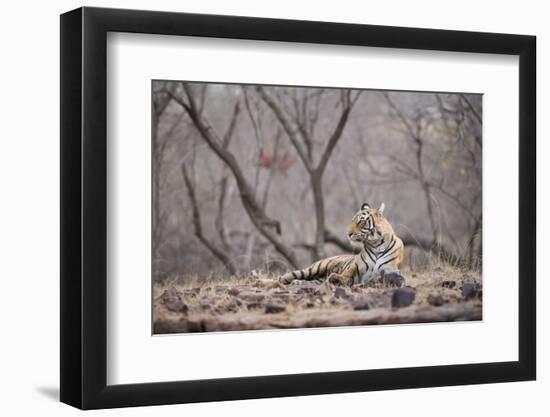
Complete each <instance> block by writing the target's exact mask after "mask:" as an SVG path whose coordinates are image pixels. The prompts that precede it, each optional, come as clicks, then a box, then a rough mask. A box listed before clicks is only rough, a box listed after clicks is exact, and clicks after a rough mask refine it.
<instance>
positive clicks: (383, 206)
mask: <svg viewBox="0 0 550 417" xmlns="http://www.w3.org/2000/svg"><path fill="white" fill-rule="evenodd" d="M385 208H386V205H385V204H384V203H382V204H380V208H379V209H378V211H379V212H380V213H381V214H382V213H384V209H385Z"/></svg>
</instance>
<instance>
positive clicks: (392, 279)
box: [381, 271, 405, 288]
mask: <svg viewBox="0 0 550 417" xmlns="http://www.w3.org/2000/svg"><path fill="white" fill-rule="evenodd" d="M381 274H382V282H383V283H384V285H386V286H388V287H398V288H399V287H402V286H403V285H405V277H404V276H403V275H401V273H400V272H399V271H395V272H394V271H392V272H384V271H381Z"/></svg>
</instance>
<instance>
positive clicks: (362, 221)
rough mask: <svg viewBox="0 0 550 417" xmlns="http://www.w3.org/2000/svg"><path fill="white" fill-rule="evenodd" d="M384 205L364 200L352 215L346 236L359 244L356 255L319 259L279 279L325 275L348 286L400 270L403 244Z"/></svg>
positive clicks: (286, 281)
mask: <svg viewBox="0 0 550 417" xmlns="http://www.w3.org/2000/svg"><path fill="white" fill-rule="evenodd" d="M384 208H385V204H384V203H382V204H381V205H380V207H379V208H371V207H370V206H369V204H368V203H364V204H362V205H361V209H360V210H359V211H357V212H356V213H355V214H354V216H353V217H352V220H351V225H350V227H349V231H348V235H347V237H348V240H349V241H350V242H352V244H353V243H360V244H361V251H360V252H359V253H358V254H355V255H350V254H348V255H336V256H331V257H329V258H325V259H321V260H319V261H317V262H315V263H313V264H312V265H311V266H309V267H308V268H305V269H301V270H297V271H292V272H287V273H286V274H284V275H282V276H281V277H280V278H279V281H280V282H281V283H283V284H290V283H291V282H292V281H294V280H297V279H300V280H313V279H325V278H326V277H327V276H328V281H329V282H330V283H332V284H337V285H349V286H351V285H353V284H359V283H366V282H368V281H370V280H372V279H373V278H376V277H377V276H378V275H380V274H381V273H384V272H387V273H389V272H399V268H400V267H401V264H402V262H403V257H404V250H403V248H404V246H403V242H402V241H401V239H399V238H398V237H397V236H396V235H395V233H394V231H393V228H392V226H391V225H390V223H389V222H388V220H387V219H386V218H385V217H384Z"/></svg>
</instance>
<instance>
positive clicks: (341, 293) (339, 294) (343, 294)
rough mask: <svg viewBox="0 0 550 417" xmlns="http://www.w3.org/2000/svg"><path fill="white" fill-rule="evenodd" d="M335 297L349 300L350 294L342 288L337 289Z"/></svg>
mask: <svg viewBox="0 0 550 417" xmlns="http://www.w3.org/2000/svg"><path fill="white" fill-rule="evenodd" d="M334 297H336V298H348V293H347V292H346V290H345V289H343V288H342V287H336V289H335V290H334Z"/></svg>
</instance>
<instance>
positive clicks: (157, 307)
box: [153, 265, 482, 333]
mask: <svg viewBox="0 0 550 417" xmlns="http://www.w3.org/2000/svg"><path fill="white" fill-rule="evenodd" d="M402 273H403V275H404V276H405V278H406V282H405V285H406V287H407V288H410V289H412V290H413V291H414V294H415V296H414V301H413V302H412V304H411V305H409V306H405V307H402V308H398V307H396V305H395V304H394V303H395V301H392V297H394V298H395V295H394V292H395V291H404V290H402V289H400V290H396V289H395V288H392V287H389V286H388V285H386V284H384V283H383V282H381V281H377V282H372V283H369V284H368V285H366V284H359V285H354V286H352V287H351V288H350V287H336V286H333V285H331V284H329V283H328V282H324V281H297V282H294V283H292V284H290V285H283V284H280V283H279V282H278V281H277V279H276V278H277V276H274V275H268V274H262V273H257V272H252V273H250V274H248V275H238V276H231V277H229V278H227V277H225V278H224V277H223V276H221V275H216V274H211V275H209V276H206V277H200V276H185V277H182V276H180V277H172V278H168V279H165V280H164V281H162V282H159V283H156V284H155V285H154V286H153V297H154V311H153V315H154V317H153V319H154V323H155V329H154V332H155V333H173V332H194V331H223V330H252V329H273V328H300V327H327V326H350V325H361V324H384V323H418V322H431V321H454V320H479V319H481V303H482V298H481V288H482V282H481V274H480V273H479V272H477V271H468V270H462V269H460V268H457V267H454V266H450V265H438V266H432V267H428V268H426V269H424V270H423V271H414V272H413V271H411V270H410V269H404V270H403V271H402ZM464 284H468V285H471V284H473V285H476V284H477V286H476V289H477V290H476V293H475V295H474V296H469V297H465V296H464V294H463V287H464ZM398 295H399V294H398Z"/></svg>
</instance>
